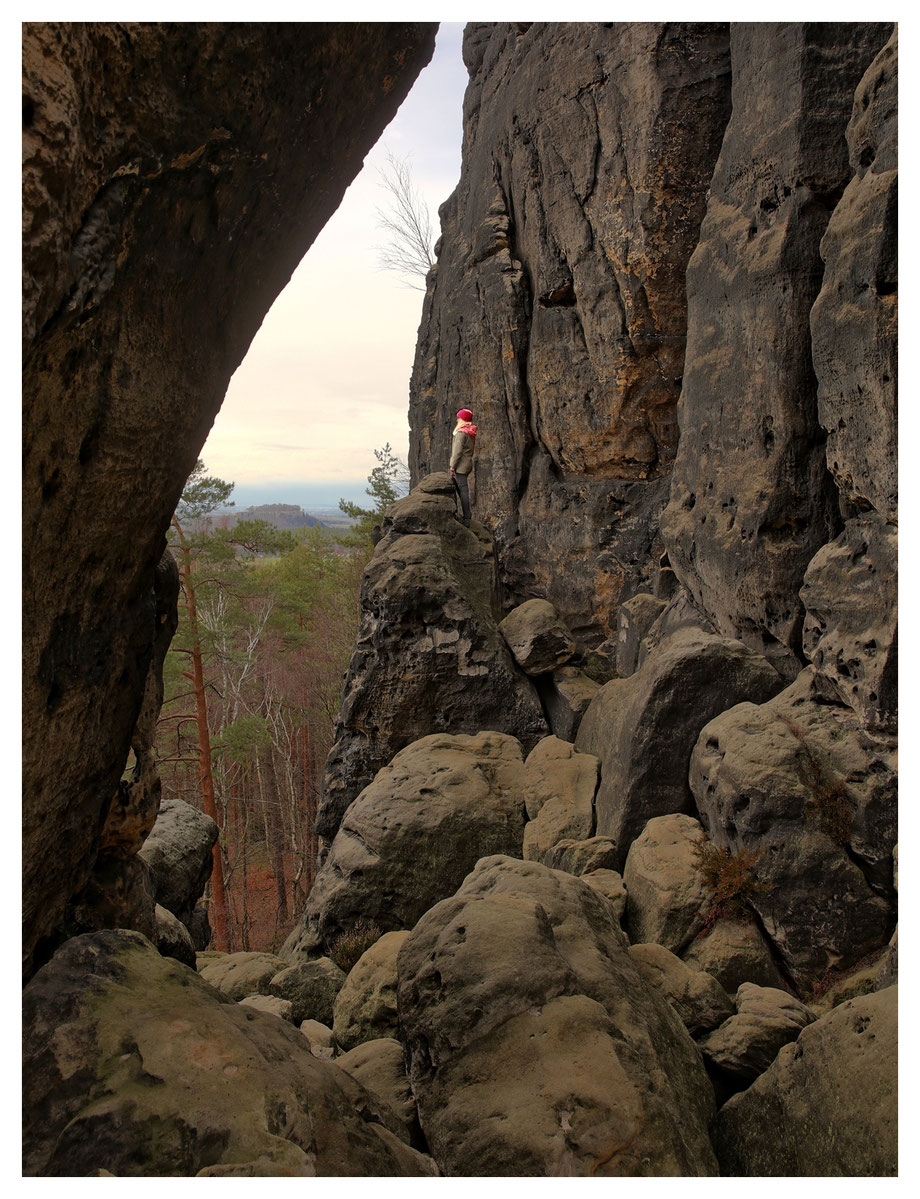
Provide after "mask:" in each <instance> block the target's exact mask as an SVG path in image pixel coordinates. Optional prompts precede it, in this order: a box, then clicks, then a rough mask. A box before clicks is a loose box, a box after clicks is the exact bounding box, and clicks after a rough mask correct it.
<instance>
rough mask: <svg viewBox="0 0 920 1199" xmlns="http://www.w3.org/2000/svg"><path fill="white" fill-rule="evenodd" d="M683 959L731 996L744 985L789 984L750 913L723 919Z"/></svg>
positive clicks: (702, 935) (694, 939) (701, 934)
mask: <svg viewBox="0 0 920 1199" xmlns="http://www.w3.org/2000/svg"><path fill="white" fill-rule="evenodd" d="M681 956H682V958H683V960H684V962H686V964H687V965H688V966H691V967H692V968H693V969H694V970H702V971H705V973H706V974H711V975H712V977H713V978H715V979H717V980H718V982H719V983H720V984H721V986H722V987H723V988H724V990H725V991H726V992H727V993H728V994H729V995H734V994H735V993H736V992H737V990H738V988H739V987H740V986H741V985H742V984H743V983H756V984H757V985H758V986H760V987H776V988H777V989H782V988H784V987H786V986H787V985H788V984H787V982H786V979H785V978H784V977H783V975H782V972H781V971H780V969H779V967H778V966H777V964H776V962H775V961H774V959H773V954H772V953H771V951H770V946H769V945H768V944H767V942H766V941H765V940H764V936H763V933H762V932H761V931H760V928H759V927H758V925H757V921H756V920H755V919H754V914H753V913H752V912H750V911H749V912H747V913H746V914H744V915H742V916H738V917H722V918H720V919H719V920H717V921H716V922H715V924H714V925H713V927H712V928H711V929H709V930H708V931H707V932H704V933H699V934H697V936H696V937H694V938H693V940H692V941H691V942H690V944H689V945H688V946H687V948H686V949H685V950H684V952H683V954H682V955H681Z"/></svg>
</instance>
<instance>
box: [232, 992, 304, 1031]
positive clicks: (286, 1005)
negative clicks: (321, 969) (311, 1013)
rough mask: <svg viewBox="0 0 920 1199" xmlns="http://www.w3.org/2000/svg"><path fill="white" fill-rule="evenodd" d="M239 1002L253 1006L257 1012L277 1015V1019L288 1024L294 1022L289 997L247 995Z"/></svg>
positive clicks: (292, 1008) (245, 1005)
mask: <svg viewBox="0 0 920 1199" xmlns="http://www.w3.org/2000/svg"><path fill="white" fill-rule="evenodd" d="M240 1003H241V1004H242V1005H243V1006H244V1007H249V1008H254V1009H255V1010H256V1011H257V1012H264V1013H265V1014H266V1015H268V1016H277V1018H278V1019H279V1020H286V1021H287V1022H288V1024H294V1023H295V1020H294V1007H293V1005H292V1004H291V1001H290V1000H289V999H281V998H279V997H278V996H277V995H259V994H255V995H247V996H246V998H245V999H241V1000H240Z"/></svg>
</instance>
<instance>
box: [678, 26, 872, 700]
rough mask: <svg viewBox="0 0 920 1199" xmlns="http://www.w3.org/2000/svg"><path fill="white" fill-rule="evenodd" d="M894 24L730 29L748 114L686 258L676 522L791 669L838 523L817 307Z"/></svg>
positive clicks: (732, 137)
mask: <svg viewBox="0 0 920 1199" xmlns="http://www.w3.org/2000/svg"><path fill="white" fill-rule="evenodd" d="M889 32H890V30H889V27H887V26H883V25H844V24H816V25H811V24H782V25H779V24H750V25H746V24H742V25H736V26H733V28H732V118H731V121H730V123H729V126H728V129H727V130H726V134H725V141H724V142H723V145H722V150H721V153H720V155H719V162H718V165H717V167H716V170H715V174H714V175H713V179H712V186H711V194H710V199H709V204H708V207H707V211H706V219H705V220H704V222H703V226H702V229H701V231H700V244H699V246H698V247H697V249H696V250H695V252H694V254H693V258H692V260H691V262H690V266H689V269H688V272H687V295H688V306H689V317H688V332H687V362H686V369H685V372H684V383H683V388H682V391H681V399H680V405H679V409H678V417H679V421H680V428H681V437H680V446H679V449H678V453H677V460H676V462H675V465H674V472H673V478H672V482H671V498H670V502H669V504H668V507H667V510H666V511H665V514H664V516H663V518H662V526H661V527H662V530H663V533H664V537H665V543H666V545H667V549H668V554H669V558H670V561H671V565H672V566H673V568H674V570H675V572H676V574H677V576H678V578H679V579H680V581H681V583H683V584H684V585H685V586H686V587H687V588H688V589H689V590H690V591H691V593H692V594H693V596H694V598H695V599H696V601H697V602H698V603H699V604H700V606H701V607H703V608H704V609H705V610H706V611H707V612H708V613H710V614H711V615H712V616H713V618H714V619H715V621H716V623H717V624H718V626H719V628H720V630H721V631H722V632H723V633H724V634H725V635H726V636H732V637H737V638H739V639H740V640H742V641H744V642H746V643H747V644H748V645H750V646H751V647H752V648H753V649H756V650H758V651H760V652H761V653H765V654H766V655H767V657H768V658H769V659H770V660H771V661H772V662H773V664H774V665H775V666H776V667H777V669H779V670H780V671H781V672H782V673H784V674H785V675H786V677H787V678H791V677H793V676H794V675H795V674H796V673H797V671H798V669H799V668H800V666H801V652H802V646H801V630H802V616H803V613H802V607H801V604H800V602H799V599H798V589H799V587H800V586H801V584H802V577H803V575H804V573H805V568H806V566H807V565H808V563H809V561H810V559H811V558H812V556H813V555H814V554H815V552H816V551H817V550H818V548H819V547H820V546H821V545H823V544H824V543H825V542H826V541H829V540H830V539H831V538H832V537H834V536H835V535H836V534H837V532H838V531H839V528H840V517H839V503H838V497H837V491H836V488H835V487H834V486H833V482H832V480H831V478H830V476H829V475H828V472H827V467H826V463H825V450H824V440H825V438H824V433H823V431H822V430H821V427H820V425H819V422H818V407H817V404H818V401H817V387H816V384H815V375H814V366H813V363H812V355H811V335H810V329H809V312H810V310H811V307H812V305H813V304H814V302H815V300H816V299H817V296H818V292H819V290H820V288H821V281H822V274H823V265H822V262H821V257H820V254H819V247H820V244H821V238H822V236H823V235H824V232H825V230H826V229H827V226H828V221H829V219H830V216H831V213H832V212H833V211H834V208H835V206H836V204H837V202H838V200H839V199H840V197H841V195H842V193H843V190H844V188H845V187H846V185H847V183H848V182H849V179H850V167H849V163H848V161H847V151H846V142H845V141H844V133H845V130H846V125H847V121H848V119H849V116H850V112H851V109H852V104H853V93H854V90H855V88H856V85H857V83H859V80H860V77H861V76H862V74H863V72H864V71H865V70H866V68H867V67H868V65H869V63H870V62H871V61H872V58H873V57H874V55H875V54H876V53H877V52H878V50H879V49H880V48H881V46H882V45H883V44H884V41H885V38H886V37H887V36H888V33H889Z"/></svg>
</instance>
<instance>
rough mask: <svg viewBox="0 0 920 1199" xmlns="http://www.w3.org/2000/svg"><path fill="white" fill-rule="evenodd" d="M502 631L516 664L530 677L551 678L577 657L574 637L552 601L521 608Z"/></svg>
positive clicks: (534, 601) (514, 610)
mask: <svg viewBox="0 0 920 1199" xmlns="http://www.w3.org/2000/svg"><path fill="white" fill-rule="evenodd" d="M498 627H499V629H501V634H502V636H503V637H504V639H505V641H506V642H507V643H508V648H509V649H510V650H511V652H512V653H513V654H514V660H515V661H516V662H517V664H518V666H520V668H521V670H523V671H525V672H526V673H527V674H548V673H550V672H551V671H553V670H555V669H556V668H557V667H559V666H563V665H564V664H565V663H566V662H568V660H569V658H571V657H572V656H573V655H574V653H575V642H574V641H573V640H572V634H571V633H570V632H569V630H568V629H567V628H566V627H565V625H564V624H563V623H562V621H561V620H560V619H559V613H558V612H557V611H556V609H555V608H554V607H553V605H552V604H551V603H550V602H549V600H544V599H530V600H527V601H526V603H523V604H519V605H518V606H517V607H516V608H512V610H511V611H510V612H509V613H508V615H507V616H506V617H505V619H504V620H503V621H502V622H501V624H500V625H499V626H498Z"/></svg>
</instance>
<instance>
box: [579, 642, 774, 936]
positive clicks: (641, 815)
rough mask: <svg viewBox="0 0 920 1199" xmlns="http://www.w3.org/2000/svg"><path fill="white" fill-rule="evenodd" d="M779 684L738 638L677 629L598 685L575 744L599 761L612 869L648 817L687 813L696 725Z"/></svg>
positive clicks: (601, 826) (599, 803)
mask: <svg viewBox="0 0 920 1199" xmlns="http://www.w3.org/2000/svg"><path fill="white" fill-rule="evenodd" d="M781 686H782V682H781V680H780V678H779V676H778V675H777V673H776V671H775V670H774V669H773V667H772V666H770V665H769V663H768V662H767V661H766V660H765V659H764V658H762V657H761V656H760V655H759V654H755V653H754V652H753V651H752V650H749V649H748V648H747V647H746V646H744V645H742V644H741V643H740V642H739V641H729V640H726V639H724V638H721V637H712V636H709V635H708V634H706V633H702V632H696V631H694V630H692V629H681V630H679V631H678V632H677V633H675V634H674V635H673V636H671V637H669V638H668V639H667V640H666V641H665V642H663V643H662V645H661V646H660V647H659V649H658V650H657V652H656V653H654V654H653V655H652V656H651V657H649V658H648V660H647V661H646V662H645V665H644V666H642V667H641V669H639V670H638V671H637V672H636V673H635V674H634V675H632V676H631V677H630V678H628V679H613V680H611V682H609V683H607V684H605V686H603V687H602V688H601V689H600V691H599V692H598V693H597V696H596V697H595V699H594V700H593V701H592V703H591V706H590V707H589V708H588V711H587V712H586V713H585V716H584V719H583V720H582V722H581V727H580V728H579V730H578V737H577V739H576V741H575V746H576V748H577V749H578V750H579V752H581V753H588V754H594V755H595V757H597V758H600V761H601V782H600V786H599V787H598V790H597V797H596V799H595V808H596V812H597V832H598V833H599V834H600V835H602V836H606V837H611V838H612V839H613V840H615V841H616V842H617V847H618V850H619V861H618V862H617V863H616V868H617V869H622V866H623V863H624V862H625V860H626V854H627V852H628V850H629V846H630V844H631V843H632V841H634V840H635V838H636V837H638V836H639V834H640V833H641V832H642V830H643V828H644V827H645V825H646V824H647V822H648V821H649V820H651V819H652V818H653V817H655V816H664V815H667V814H669V813H672V812H692V811H694V804H693V796H692V795H691V793H690V788H689V786H688V784H687V773H688V770H689V767H690V753H691V751H692V749H693V746H694V744H695V743H696V739H697V737H698V736H699V733H700V729H701V728H702V727H703V725H704V724H706V722H707V721H708V720H711V719H712V717H713V716H715V715H716V714H717V713H719V712H723V711H724V710H725V709H726V708H730V707H732V705H733V704H737V703H739V702H740V701H741V700H743V699H750V700H753V701H754V702H755V703H762V702H763V701H764V700H765V699H769V697H770V696H771V695H775V694H776V692H777V691H778V690H779V689H780V687H781ZM627 886H628V884H627ZM647 939H648V938H643V940H647Z"/></svg>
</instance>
